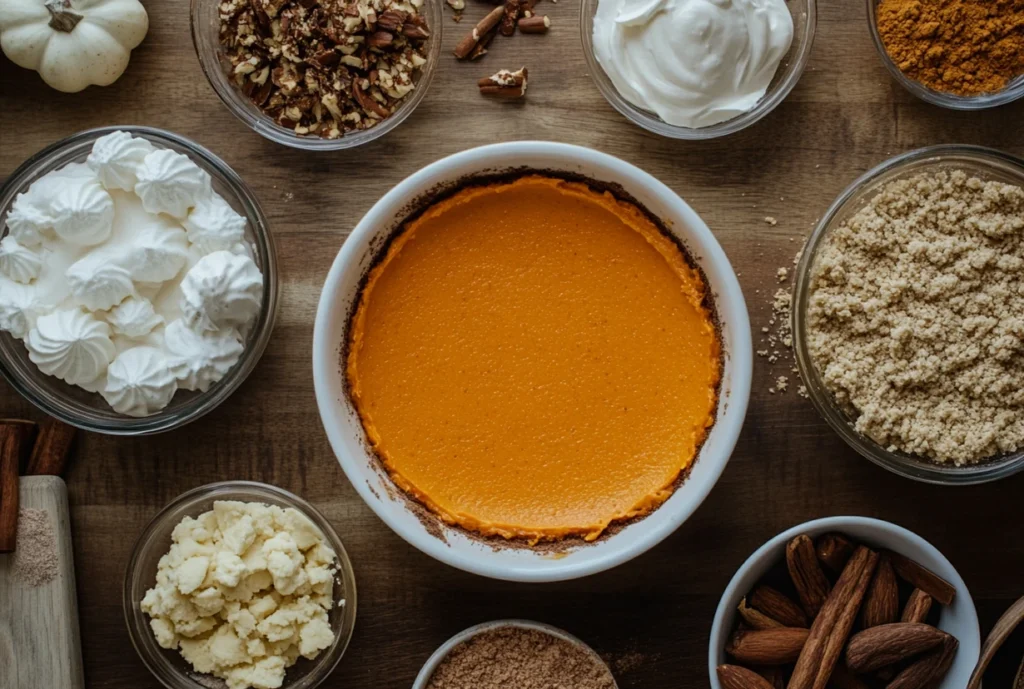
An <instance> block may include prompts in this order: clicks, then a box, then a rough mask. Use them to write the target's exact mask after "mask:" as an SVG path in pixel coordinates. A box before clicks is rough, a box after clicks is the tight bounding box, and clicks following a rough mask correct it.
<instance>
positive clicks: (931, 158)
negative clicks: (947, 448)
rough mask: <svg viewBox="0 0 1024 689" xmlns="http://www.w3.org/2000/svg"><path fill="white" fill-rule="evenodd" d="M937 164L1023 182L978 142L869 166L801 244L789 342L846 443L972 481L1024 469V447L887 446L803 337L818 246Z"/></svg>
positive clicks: (898, 463) (1008, 159) (904, 468)
mask: <svg viewBox="0 0 1024 689" xmlns="http://www.w3.org/2000/svg"><path fill="white" fill-rule="evenodd" d="M940 170H965V171H966V172H968V173H970V174H972V175H975V176H977V177H979V178H981V179H984V180H998V181H1001V182H1006V183H1010V184H1015V185H1017V186H1021V187H1024V160H1021V159H1019V158H1015V157H1014V156H1011V155H1008V154H1006V153H1002V152H1000V151H996V150H993V149H989V148H983V147H980V146H963V145H940V146H930V147H928V148H922V149H918V150H916V151H911V152H909V153H904V154H903V155H899V156H896V157H895V158H891V159H889V160H887V161H885V162H884V163H882V164H881V165H879V166H877V167H875V168H874V169H872V170H869V171H868V172H867V173H865V174H864V175H862V176H861V177H860V178H858V179H857V180H856V181H855V182H854V183H853V184H851V185H850V186H849V187H847V188H846V191H844V192H843V193H842V194H841V195H840V196H839V198H837V199H836V200H835V202H833V204H832V206H831V207H830V208H829V209H828V211H827V212H826V213H825V215H824V217H822V219H821V221H820V222H819V223H818V226H817V227H816V228H815V229H814V232H813V233H812V234H811V236H810V237H809V238H808V240H807V244H806V245H805V246H804V250H803V255H802V256H801V258H800V264H799V266H798V267H797V275H796V286H795V292H794V295H793V307H792V319H793V348H794V350H795V352H796V361H797V366H798V367H799V370H800V376H801V378H803V382H804V384H805V385H806V387H807V393H808V395H809V396H810V398H811V402H812V403H813V404H814V407H815V408H816V409H817V410H818V412H819V413H820V414H821V415H822V416H823V417H824V418H825V421H827V422H828V424H829V425H830V426H831V427H832V429H833V430H834V431H835V432H836V433H838V434H839V436H840V437H842V439H843V440H845V441H846V442H847V444H849V445H850V447H852V448H853V449H855V450H856V451H857V452H859V453H860V454H861V455H863V456H864V457H866V458H867V459H869V460H871V461H872V462H874V463H875V464H878V465H879V466H882V467H884V468H886V469H888V470H889V471H892V472H893V473H896V474H899V475H900V476H905V477H907V478H911V479H915V480H917V481H922V482H925V483H935V484H945V485H970V484H976V483H985V482H988V481H995V480H997V479H1001V478H1006V477H1007V476H1011V475H1013V474H1016V473H1017V472H1019V471H1022V470H1024V450H1020V451H1017V452H1014V453H1011V454H1008V455H1003V456H999V457H995V458H993V459H991V460H989V461H985V462H981V463H978V464H970V465H966V466H954V465H952V464H950V465H945V464H939V463H937V462H932V461H929V460H927V459H924V458H922V457H916V456H912V455H908V454H905V453H902V452H893V451H890V450H888V449H886V448H885V447H882V446H881V445H879V444H878V443H876V442H875V441H874V440H872V439H871V438H868V437H867V436H865V435H862V434H861V433H859V432H858V431H857V430H855V429H854V427H853V423H852V419H851V418H850V416H849V414H847V412H846V410H844V409H843V408H842V407H841V406H840V405H839V404H838V403H837V402H836V400H835V398H834V397H833V396H832V393H831V392H829V390H828V389H827V388H826V387H825V385H824V383H823V382H822V380H821V376H820V375H819V373H818V370H817V368H816V367H815V365H814V362H813V361H812V359H811V354H810V351H809V350H808V343H807V330H806V329H807V308H808V303H809V301H810V286H811V284H810V283H811V275H812V271H813V269H814V266H815V260H816V258H817V255H818V250H819V249H820V248H821V247H822V246H823V244H824V241H825V239H826V238H827V237H828V236H829V233H831V232H832V230H833V229H835V228H837V227H839V226H840V225H841V224H842V223H843V222H845V221H846V220H847V219H848V218H850V217H851V216H852V215H853V214H854V213H856V212H857V211H859V210H860V209H862V208H863V207H864V206H866V205H867V204H868V202H869V201H870V200H871V199H872V198H874V197H875V195H877V193H878V192H879V190H880V189H881V187H882V186H884V185H886V184H888V183H889V182H892V181H894V180H896V179H902V178H906V177H911V176H913V175H916V174H919V173H921V172H938V171H940Z"/></svg>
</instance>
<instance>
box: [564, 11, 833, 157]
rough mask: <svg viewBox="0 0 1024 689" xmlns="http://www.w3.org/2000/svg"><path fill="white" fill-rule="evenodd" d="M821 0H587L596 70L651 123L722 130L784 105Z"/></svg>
mask: <svg viewBox="0 0 1024 689" xmlns="http://www.w3.org/2000/svg"><path fill="white" fill-rule="evenodd" d="M816 25H817V5H816V0H672V1H671V2H670V1H669V0H582V3H581V6H580V33H581V36H582V39H583V52H584V55H585V56H586V59H587V64H588V67H589V69H590V73H591V75H592V76H593V78H594V81H595V82H596V83H597V87H598V89H600V91H601V93H602V95H604V97H605V98H606V99H607V100H608V102H609V103H610V104H611V105H612V107H614V108H615V109H616V110H618V111H619V112H620V113H622V114H623V115H625V116H626V117H627V118H629V119H630V120H632V121H633V122H634V123H635V124H638V125H640V126H641V127H643V128H644V129H647V130H648V131H651V132H654V133H655V134H661V135H662V136H667V137H671V138H675V139H691V140H695V139H696V140H699V139H713V138H716V137H719V136H725V135H727V134H733V133H735V132H738V131H740V130H741V129H745V128H746V127H749V126H750V125H752V124H754V123H755V122H757V121H758V120H760V119H761V118H763V117H765V116H766V115H767V114H768V113H770V112H771V111H772V110H774V109H775V108H776V106H778V105H779V103H781V102H782V101H783V100H784V99H785V98H786V96H787V95H789V92H790V91H792V90H793V87H794V86H795V85H796V82H797V81H798V80H799V79H800V75H801V74H802V73H803V71H804V67H805V66H806V65H807V61H808V59H809V58H810V54H811V46H812V44H813V42H814V31H815V27H816Z"/></svg>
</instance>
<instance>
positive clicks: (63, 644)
mask: <svg viewBox="0 0 1024 689" xmlns="http://www.w3.org/2000/svg"><path fill="white" fill-rule="evenodd" d="M19 499H20V507H21V509H32V508H34V509H40V510H45V511H46V517H47V519H48V520H49V524H50V527H51V529H52V530H53V536H54V540H55V542H56V549H57V558H58V574H57V576H56V577H54V578H53V579H51V580H50V581H48V582H47V583H44V584H41V585H39V586H32V585H30V583H29V582H28V581H26V579H25V577H24V576H21V575H19V574H17V573H16V572H15V567H14V561H15V554H13V553H12V554H6V555H0V668H3V670H2V671H0V689H50V688H53V689H63V688H64V687H67V688H68V689H81V687H84V686H85V681H84V678H83V674H82V650H81V643H80V639H79V631H78V602H77V599H76V597H75V569H74V567H75V566H74V559H73V558H72V554H71V521H70V518H69V515H68V491H67V486H65V485H64V481H63V479H61V478H60V477H58V476H23V477H22V478H21V484H20V495H19ZM24 546H25V544H23V543H20V542H19V543H18V547H19V548H21V547H24Z"/></svg>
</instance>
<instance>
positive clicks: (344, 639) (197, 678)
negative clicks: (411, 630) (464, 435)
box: [123, 481, 356, 689]
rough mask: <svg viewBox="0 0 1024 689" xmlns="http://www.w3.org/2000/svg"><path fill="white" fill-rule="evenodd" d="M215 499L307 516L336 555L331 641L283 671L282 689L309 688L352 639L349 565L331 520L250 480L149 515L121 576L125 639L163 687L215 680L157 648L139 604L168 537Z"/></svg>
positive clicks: (193, 493) (197, 686)
mask: <svg viewBox="0 0 1024 689" xmlns="http://www.w3.org/2000/svg"><path fill="white" fill-rule="evenodd" d="M218 500H238V501H242V502H260V503H265V504H269V505H280V506H281V507H294V508H295V509H297V510H298V511H299V512H302V513H303V514H304V515H306V516H307V517H309V518H310V519H311V520H312V521H313V523H314V524H316V526H317V528H319V529H320V531H321V532H322V533H323V535H324V537H325V539H326V540H327V542H328V543H329V544H330V546H331V548H333V549H334V552H335V553H336V554H337V556H338V572H337V574H336V575H335V582H334V599H335V601H338V600H342V599H344V601H345V604H344V605H341V606H339V605H335V606H334V608H333V609H332V610H331V612H330V613H329V618H330V622H331V629H332V630H333V631H334V643H333V644H331V646H330V648H327V649H325V650H323V651H322V652H321V653H320V655H319V656H317V657H316V658H315V659H314V660H306V659H305V658H299V660H298V662H297V663H296V664H295V665H293V666H292V667H290V668H288V670H287V671H286V673H285V680H284V689H313V687H315V686H317V685H319V684H320V683H321V682H322V681H323V680H324V679H325V678H326V677H327V676H328V675H329V674H331V672H332V671H333V670H334V668H335V667H336V666H337V664H338V661H339V660H341V656H343V655H344V654H345V649H346V648H347V647H348V643H349V641H350V640H351V638H352V630H353V629H354V628H355V623H356V579H355V574H354V572H353V571H352V563H351V562H350V561H349V559H348V554H347V553H346V552H345V546H344V545H343V544H342V542H341V539H340V538H338V534H337V533H336V532H335V531H334V529H333V528H332V527H331V524H330V522H328V521H327V519H326V518H324V516H323V515H322V514H320V513H319V512H318V511H317V510H316V509H315V508H314V507H313V506H312V505H310V504H309V503H308V502H306V501H305V500H303V499H302V498H300V497H299V496H297V495H294V494H292V493H289V492H288V491H286V490H283V489H281V488H277V487H276V486H270V485H267V484H265V483H256V482H253V481H224V482H221V483H210V484H208V485H205V486H200V487H199V488H194V489H192V490H190V491H188V492H187V493H184V494H182V495H181V496H179V497H178V498H177V499H175V500H174V501H173V502H171V503H170V504H169V505H167V507H165V508H163V509H162V510H160V512H159V513H158V514H157V515H156V516H155V517H153V521H151V522H150V523H149V526H147V527H146V528H145V530H144V531H143V532H142V534H141V535H140V536H139V539H138V540H137V541H136V542H135V548H134V549H133V551H132V557H131V559H130V560H129V561H128V567H127V569H126V570H125V578H124V601H123V603H124V619H125V623H126V624H127V625H128V635H129V636H130V637H131V640H132V645H134V646H135V650H136V651H138V654H139V657H140V658H141V659H142V662H143V663H144V664H145V665H146V667H147V668H148V669H149V671H150V672H152V673H153V676H154V677H156V678H157V679H158V680H160V682H161V683H162V684H163V685H164V686H165V687H167V688H168V689H208V688H209V687H211V686H217V685H216V684H215V683H216V682H220V680H217V679H215V678H213V677H210V676H209V675H204V674H200V673H197V672H195V671H194V670H193V669H192V667H191V665H189V663H188V662H187V661H186V660H185V659H184V658H182V657H181V654H180V653H179V652H178V651H177V650H168V649H165V648H161V647H160V646H159V645H158V644H157V643H156V639H155V638H154V637H153V632H152V631H151V630H150V627H149V616H148V615H146V614H145V613H144V612H142V610H141V609H140V607H139V605H140V603H141V602H142V599H143V597H145V595H146V591H147V590H148V589H149V588H151V587H152V586H153V585H154V584H155V583H156V571H157V567H158V564H159V562H160V558H161V557H163V556H164V554H165V553H167V551H168V550H169V549H170V547H171V533H172V532H173V531H174V527H175V526H177V525H178V523H179V522H180V521H181V520H182V519H184V518H185V517H197V516H199V515H200V514H202V513H203V512H207V511H209V510H211V509H213V503H214V502H216V501H218Z"/></svg>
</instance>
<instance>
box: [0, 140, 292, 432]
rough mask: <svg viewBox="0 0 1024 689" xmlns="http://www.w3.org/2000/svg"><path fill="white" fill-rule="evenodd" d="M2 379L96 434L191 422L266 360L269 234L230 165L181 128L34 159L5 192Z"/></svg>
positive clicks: (1, 190) (1, 210) (56, 147)
mask: <svg viewBox="0 0 1024 689" xmlns="http://www.w3.org/2000/svg"><path fill="white" fill-rule="evenodd" d="M0 237H2V238H0V374H2V375H3V376H4V378H6V379H7V381H8V382H9V383H10V384H11V385H12V386H13V387H14V388H15V389H17V390H18V391H19V392H20V393H21V394H22V395H24V396H25V397H26V398H28V399H29V400H30V401H31V402H33V403H34V404H36V405H37V406H38V407H40V408H41V409H42V410H43V411H45V412H47V413H48V414H50V415H52V416H55V417H57V418H59V419H61V420H63V421H65V422H67V423H70V424H73V425H75V426H78V427H79V428H84V429H86V430H90V431H96V432H100V433H109V434H116V435H142V434H149V433H157V432H160V431H166V430H170V429H172V428H177V427H179V426H183V425H185V424H186V423H189V422H190V421H193V420H195V419H197V418H199V417H200V416H202V415H203V414H205V413H207V412H209V411H210V410H211V409H213V408H214V407H216V406H217V405H219V404H220V403H221V402H223V401H224V400H225V399H227V397H228V396H229V395H231V393H232V392H234V390H235V389H236V388H238V386H239V385H240V384H241V383H242V381H244V380H245V378H246V377H247V376H248V375H249V373H250V372H251V371H252V369H253V368H254V367H255V365H256V362H257V361H258V360H259V358H260V356H261V355H262V354H263V351H264V349H265V348H266V345H267V342H268V340H269V339H270V333H271V330H272V329H273V324H274V314H275V311H276V306H277V264H276V258H275V252H274V244H273V239H272V237H271V235H270V231H269V228H268V226H267V221H266V218H265V217H264V215H263V212H262V210H261V209H260V206H259V203H258V202H257V201H256V198H255V197H254V196H253V194H252V192H250V191H249V189H248V187H247V186H246V185H245V183H244V182H243V181H242V180H241V178H240V177H239V176H238V175H237V174H235V173H234V171H232V170H231V168H229V167H228V166H227V165H226V164H225V163H224V161H222V160H221V159H220V158H218V157H217V156H215V155H213V154H212V153H210V152H209V151H207V150H206V149H204V148H202V147H201V146H199V145H197V144H195V143H193V142H191V141H189V140H188V139H185V138H183V137H180V136H177V135H176V134H172V133H170V132H166V131H163V130H159V129H151V128H147V127H108V128H103V129H93V130H90V131H86V132H82V133H79V134H75V135H74V136H71V137H69V138H67V139H64V140H63V141H59V142H57V143H56V144H53V145H52V146H50V147H49V148H46V149H44V150H42V151H40V152H39V153H37V154H36V155H35V156H33V157H32V158H30V159H29V160H27V161H26V162H25V163H23V164H22V165H21V167H19V168H18V169H17V170H15V172H14V173H13V174H12V175H11V176H10V177H9V178H8V179H7V181H6V182H5V183H4V185H3V186H2V187H0Z"/></svg>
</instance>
